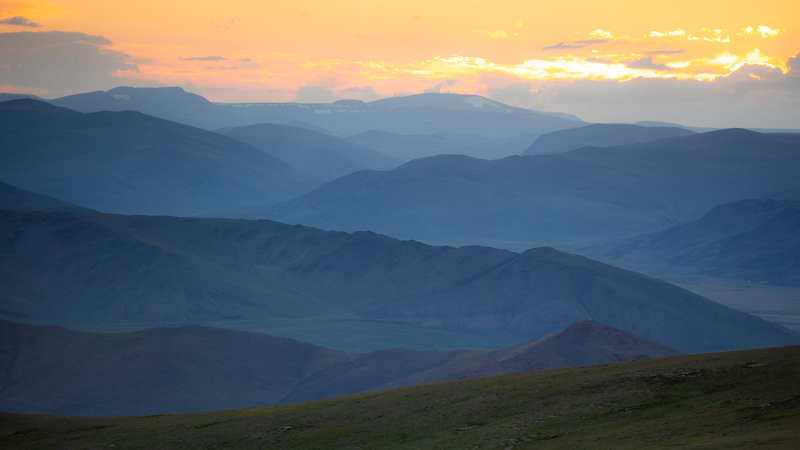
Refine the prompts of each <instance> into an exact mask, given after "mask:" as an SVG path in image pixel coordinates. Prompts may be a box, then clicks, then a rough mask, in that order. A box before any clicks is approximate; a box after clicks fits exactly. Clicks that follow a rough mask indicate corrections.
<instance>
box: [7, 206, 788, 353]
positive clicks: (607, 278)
mask: <svg viewBox="0 0 800 450" xmlns="http://www.w3.org/2000/svg"><path fill="white" fill-rule="evenodd" d="M0 284H2V285H3V289H2V291H0V308H2V310H0V315H2V317H4V318H8V319H11V320H24V321H27V322H32V323H53V324H60V325H65V326H72V325H75V324H77V325H75V326H81V325H80V324H86V323H94V324H97V323H104V324H106V325H107V326H108V327H111V326H114V325H116V326H117V327H118V328H117V329H130V327H132V326H138V327H139V328H142V327H147V326H153V325H154V324H202V323H206V324H210V323H214V324H217V326H223V327H229V328H231V327H233V328H241V327H244V326H248V325H252V324H254V323H258V322H259V321H260V322H270V323H272V324H275V323H276V322H279V323H280V324H282V327H283V328H281V329H282V330H283V331H282V332H281V333H271V334H280V335H283V336H291V337H295V338H299V339H301V340H304V341H307V342H312V343H315V344H322V345H327V346H333V347H336V346H337V343H336V336H335V333H334V331H336V330H342V327H344V332H343V333H344V334H346V335H348V336H350V337H352V336H353V335H354V334H355V335H358V334H359V333H360V334H362V335H363V336H362V337H363V338H365V339H366V340H368V341H369V344H370V345H373V347H367V348H376V347H374V346H377V348H386V347H394V346H399V347H409V345H408V342H409V341H408V340H407V338H406V337H404V336H402V335H399V336H398V335H396V334H392V332H393V331H392V330H397V329H398V328H403V327H405V329H406V330H408V331H413V333H414V334H415V335H416V336H420V335H421V336H426V335H427V336H432V335H431V334H426V333H431V332H434V331H435V332H442V333H443V332H447V333H460V334H459V336H469V337H471V338H472V339H473V342H483V343H484V344H483V345H480V344H478V345H479V347H484V348H486V347H494V348H498V347H499V346H497V345H496V343H497V338H498V336H506V337H510V338H512V339H513V340H514V341H516V342H519V341H522V340H526V339H532V338H535V337H537V336H541V335H544V334H546V333H550V332H552V331H555V330H558V329H562V328H564V327H566V326H568V325H569V324H571V323H573V322H576V321H580V320H584V319H591V320H596V321H598V322H602V323H605V324H607V325H609V326H613V327H616V328H619V329H621V330H624V331H627V332H630V333H634V334H637V335H641V336H644V337H646V338H648V339H652V340H654V341H657V342H661V343H663V344H665V345H669V346H672V347H675V348H678V349H680V350H682V351H686V352H702V351H713V350H729V349H737V348H754V347H765V346H775V345H784V344H792V343H796V342H798V341H800V335H798V334H796V333H794V332H791V331H789V330H787V329H785V328H783V327H780V326H778V325H775V324H772V323H770V322H766V321H764V320H762V319H758V318H756V317H754V316H751V315H749V314H745V313H742V312H739V311H736V310H733V309H730V308H727V307H725V306H722V305H720V304H718V303H715V302H713V301H711V300H708V299H706V298H704V297H701V296H698V295H695V294H692V293H691V292H689V291H686V290H684V289H681V288H678V287H676V286H674V285H671V284H669V283H666V282H663V281H659V280H656V279H653V278H649V277H647V276H644V275H640V274H637V273H634V272H629V271H626V270H623V269H618V268H616V267H613V266H609V265H606V264H602V263H599V262H596V261H592V260H590V259H586V258H584V257H581V256H577V255H571V254H567V253H562V252H559V251H557V250H554V249H552V248H536V249H531V250H528V251H526V252H524V253H522V254H519V253H514V252H510V251H506V250H497V249H493V248H488V247H475V246H467V247H461V248H453V247H435V246H430V245H425V244H422V243H419V242H415V241H400V240H397V239H392V238H389V237H386V236H381V235H378V234H375V233H371V232H357V233H352V234H349V233H343V232H333V231H322V230H318V229H314V228H309V227H304V226H299V225H297V226H291V225H285V224H281V223H277V222H272V221H266V220H260V221H249V220H233V219H196V218H176V217H158V216H120V215H110V214H100V213H80V212H25V211H2V212H0ZM310 321H311V323H312V326H311V327H307V328H304V327H305V326H307V325H308V324H309V323H310ZM367 325H368V326H369V327H368V328H365V327H367ZM126 327H127V328H126ZM326 327H327V328H326ZM337 327H338V328H337ZM251 329H252V328H251ZM326 332H328V334H325V333H326ZM416 336H415V338H416ZM459 340H460V342H464V341H463V338H461V337H460V338H459ZM506 342H508V341H506ZM512 342H513V341H512ZM447 344H449V343H448V342H447V341H446V340H443V341H438V340H435V339H431V340H430V341H429V342H427V343H426V345H427V347H426V348H437V345H438V346H439V347H438V348H453V347H452V346H449V345H447ZM505 345H508V344H505ZM462 346H463V344H462ZM340 348H341V347H340ZM350 348H351V349H357V348H358V347H356V348H353V347H350ZM361 348H364V347H361ZM424 348H425V347H424Z"/></svg>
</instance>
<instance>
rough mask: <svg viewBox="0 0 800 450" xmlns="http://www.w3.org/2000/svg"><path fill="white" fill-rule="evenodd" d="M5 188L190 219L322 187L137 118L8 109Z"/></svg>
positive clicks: (33, 107) (242, 151)
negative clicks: (7, 186) (7, 184)
mask: <svg viewBox="0 0 800 450" xmlns="http://www.w3.org/2000/svg"><path fill="white" fill-rule="evenodd" d="M0 148H2V150H0V179H2V180H4V181H6V182H8V183H11V184H13V185H15V186H18V187H20V188H23V189H26V190H30V191H34V192H37V193H40V194H45V195H50V196H53V197H56V198H59V199H61V200H64V201H68V202H70V203H74V204H77V205H80V206H85V207H89V208H92V209H97V210H102V211H109V212H120V213H148V214H176V215H191V214H202V213H208V212H212V211H219V210H225V209H233V208H237V207H244V206H246V205H253V204H260V203H262V202H265V201H266V202H275V201H280V200H286V199H288V198H291V197H293V196H296V195H298V194H301V193H304V192H307V191H309V190H310V189H312V188H313V187H314V186H316V185H317V182H316V181H315V180H313V179H311V178H310V177H307V176H304V175H301V174H298V173H297V172H295V171H294V170H293V169H292V168H291V167H289V166H287V165H286V164H285V163H283V162H281V161H280V160H278V159H277V158H275V157H274V156H272V155H269V154H267V153H265V152H263V151H261V150H258V149H256V148H254V147H251V146H249V145H247V144H244V143H242V142H239V141H237V140H235V139H231V138H229V137H226V136H221V135H219V134H217V133H211V132H208V131H203V130H200V129H197V128H192V127H188V126H185V125H180V124H177V123H173V122H167V121H165V120H161V119H156V118H154V117H150V116H146V115H144V114H141V113H137V112H130V111H126V112H101V113H94V114H81V113H78V112H75V111H71V110H68V109H64V108H58V107H55V106H52V105H48V104H47V103H43V102H38V101H35V100H15V101H9V102H3V103H0Z"/></svg>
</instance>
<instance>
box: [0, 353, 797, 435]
mask: <svg viewBox="0 0 800 450" xmlns="http://www.w3.org/2000/svg"><path fill="white" fill-rule="evenodd" d="M798 375H800V346H793V347H780V348H773V349H761V350H747V351H738V352H727V353H714V354H704V355H689V356H680V357H674V358H666V359H659V360H648V361H636V362H625V363H617V364H604V365H596V366H585V367H577V368H571V369H559V370H548V371H540V372H527V373H519V374H512V375H503V376H497V377H487V378H478V379H472V380H463V381H453V382H444V383H435V384H429V385H423V386H416V387H411V388H403V389H395V390H390V391H382V392H377V393H370V394H359V395H354V396H348V397H341V398H336V399H330V400H323V401H316V402H310V403H303V404H296V405H287V406H271V407H263V408H251V409H243V410H234V411H222V412H209V413H195V414H182V415H180V414H179V415H156V416H142V417H113V418H102V417H57V416H35V415H16V414H0V447H2V448H15V449H26V448H37V449H45V448H76V449H82V448H86V449H89V448H115V449H122V448H140V449H142V448H205V449H211V448H237V449H238V448H308V449H328V448H380V449H387V448H388V449H419V448H423V449H425V448H431V449H434V448H435V449H450V448H453V449H469V448H480V449H508V448H537V449H538V448H569V449H572V448H592V449H596V448H613V449H620V448H622V449H624V448H632V449H634V448H635V449H641V448H673V447H680V448H754V447H757V448H800V382H798ZM112 445H113V446H114V447H111V446H112Z"/></svg>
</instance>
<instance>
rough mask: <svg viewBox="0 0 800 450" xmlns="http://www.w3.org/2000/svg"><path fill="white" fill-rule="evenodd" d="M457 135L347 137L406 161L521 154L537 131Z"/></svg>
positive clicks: (371, 134)
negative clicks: (500, 135) (473, 136)
mask: <svg viewBox="0 0 800 450" xmlns="http://www.w3.org/2000/svg"><path fill="white" fill-rule="evenodd" d="M447 136H450V138H448V137H447ZM458 137H459V136H454V135H452V134H448V133H442V134H431V135H427V134H415V135H410V134H395V133H387V132H385V131H377V130H370V131H367V132H364V133H359V134H356V135H354V136H350V137H348V138H347V140H348V141H351V142H355V143H358V144H361V145H364V146H366V147H370V148H373V149H375V150H378V151H380V152H382V153H385V154H387V155H391V156H394V157H395V158H399V159H401V160H403V161H410V160H412V159H417V158H427V157H429V156H436V155H446V154H452V155H467V156H472V157H473V158H481V159H498V158H504V157H506V156H511V155H517V154H519V153H520V152H521V151H522V150H524V149H525V148H527V147H528V146H529V145H530V143H531V142H533V141H534V140H535V139H536V137H537V135H536V134H527V133H524V134H520V135H519V136H517V137H514V138H507V139H500V140H494V139H480V138H477V139H474V140H471V141H467V142H464V140H454V139H455V138H458ZM466 138H467V139H469V138H468V137H466Z"/></svg>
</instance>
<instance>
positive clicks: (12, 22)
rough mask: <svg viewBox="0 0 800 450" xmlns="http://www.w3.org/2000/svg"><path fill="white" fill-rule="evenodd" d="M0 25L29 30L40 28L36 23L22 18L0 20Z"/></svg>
mask: <svg viewBox="0 0 800 450" xmlns="http://www.w3.org/2000/svg"><path fill="white" fill-rule="evenodd" d="M0 24H3V25H17V26H20V27H30V28H38V27H41V25H39V24H38V23H34V22H31V21H30V20H28V19H26V18H25V17H22V16H14V17H11V18H9V19H2V20H0Z"/></svg>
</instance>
